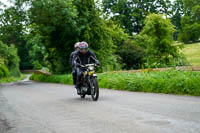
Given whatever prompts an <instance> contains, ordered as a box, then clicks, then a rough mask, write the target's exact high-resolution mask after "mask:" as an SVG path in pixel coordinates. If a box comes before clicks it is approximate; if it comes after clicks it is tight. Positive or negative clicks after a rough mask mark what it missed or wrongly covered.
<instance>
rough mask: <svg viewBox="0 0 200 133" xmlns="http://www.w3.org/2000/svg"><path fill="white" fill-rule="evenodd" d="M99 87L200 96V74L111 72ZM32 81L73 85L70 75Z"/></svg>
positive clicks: (105, 75)
mask: <svg viewBox="0 0 200 133" xmlns="http://www.w3.org/2000/svg"><path fill="white" fill-rule="evenodd" d="M98 76H99V77H98V81H99V86H100V87H101V88H110V89H116V90H127V91H137V92H153V93H167V94H187V95H194V96H200V82H199V80H200V73H199V72H191V71H177V70H169V71H162V72H141V73H129V72H114V73H113V72H109V73H102V74H98ZM31 79H32V80H36V81H41V82H51V83H64V84H72V76H71V74H69V75H53V76H45V75H32V77H31Z"/></svg>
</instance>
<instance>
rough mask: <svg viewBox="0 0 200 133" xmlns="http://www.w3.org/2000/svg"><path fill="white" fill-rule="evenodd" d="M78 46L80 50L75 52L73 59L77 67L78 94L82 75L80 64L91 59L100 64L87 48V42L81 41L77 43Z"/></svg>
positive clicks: (84, 63) (86, 62) (87, 62)
mask: <svg viewBox="0 0 200 133" xmlns="http://www.w3.org/2000/svg"><path fill="white" fill-rule="evenodd" d="M79 48H80V50H79V51H77V52H76V53H75V55H74V59H73V65H74V66H76V67H77V69H76V72H77V82H76V89H77V93H78V94H80V84H81V77H82V75H83V69H82V68H81V67H80V65H86V64H89V63H90V62H91V61H94V62H95V64H97V65H100V62H99V61H98V60H97V58H96V56H95V54H94V53H93V52H92V51H90V50H89V49H88V44H87V42H81V43H80V44H79Z"/></svg>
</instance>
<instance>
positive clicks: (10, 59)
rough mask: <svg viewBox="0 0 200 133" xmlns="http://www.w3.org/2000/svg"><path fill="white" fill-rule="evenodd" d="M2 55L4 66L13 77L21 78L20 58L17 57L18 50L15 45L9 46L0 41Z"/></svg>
mask: <svg viewBox="0 0 200 133" xmlns="http://www.w3.org/2000/svg"><path fill="white" fill-rule="evenodd" d="M0 53H1V58H2V59H3V64H4V65H5V66H6V67H7V68H8V70H9V72H10V74H11V76H17V77H19V76H20V71H19V61H20V60H19V57H18V55H17V49H16V48H15V47H14V45H11V46H7V45H6V44H4V43H3V42H1V41H0Z"/></svg>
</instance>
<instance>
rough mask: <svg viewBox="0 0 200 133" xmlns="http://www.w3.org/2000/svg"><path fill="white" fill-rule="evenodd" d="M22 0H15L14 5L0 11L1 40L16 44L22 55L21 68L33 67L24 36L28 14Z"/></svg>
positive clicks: (19, 53)
mask: <svg viewBox="0 0 200 133" xmlns="http://www.w3.org/2000/svg"><path fill="white" fill-rule="evenodd" d="M20 1H21V0H15V1H14V6H11V7H9V8H6V9H5V10H4V11H2V12H1V13H0V33H1V34H0V40H1V41H3V42H4V43H5V44H7V45H9V46H10V45H11V44H13V45H15V47H16V48H17V49H18V55H19V57H20V69H31V68H32V65H31V63H30V57H29V55H28V51H29V50H28V48H27V47H26V41H25V38H24V32H25V29H26V24H27V22H28V20H27V14H26V11H25V10H24V9H23V6H22V5H23V3H22V2H20Z"/></svg>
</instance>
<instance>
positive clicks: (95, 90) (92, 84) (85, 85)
mask: <svg viewBox="0 0 200 133" xmlns="http://www.w3.org/2000/svg"><path fill="white" fill-rule="evenodd" d="M80 67H82V69H83V70H84V71H83V76H82V78H81V87H80V89H81V94H79V95H80V97H81V98H85V95H91V97H92V99H93V100H94V101H97V100H98V98H99V86H98V80H97V74H96V72H95V70H96V67H98V65H96V64H86V65H80Z"/></svg>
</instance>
